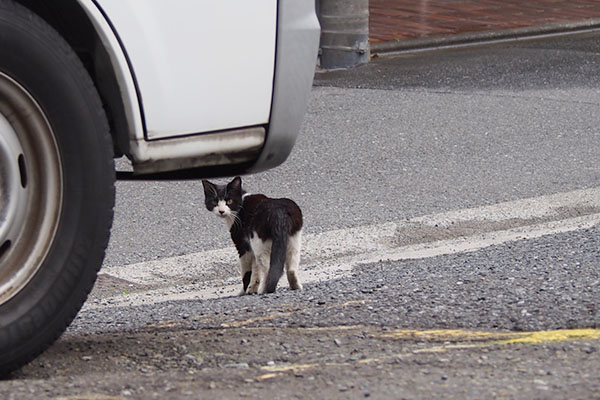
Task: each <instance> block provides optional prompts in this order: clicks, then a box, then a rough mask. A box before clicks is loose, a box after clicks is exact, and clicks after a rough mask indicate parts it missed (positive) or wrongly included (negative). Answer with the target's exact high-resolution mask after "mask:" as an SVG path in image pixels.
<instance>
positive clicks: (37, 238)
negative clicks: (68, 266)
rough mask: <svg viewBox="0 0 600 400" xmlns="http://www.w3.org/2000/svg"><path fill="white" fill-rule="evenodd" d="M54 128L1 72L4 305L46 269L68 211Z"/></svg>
mask: <svg viewBox="0 0 600 400" xmlns="http://www.w3.org/2000/svg"><path fill="white" fill-rule="evenodd" d="M62 192H63V174H62V169H61V162H60V155H59V150H58V146H57V144H56V140H55V137H54V134H53V132H52V128H51V127H50V124H49V122H48V120H47V119H46V117H45V115H44V112H43V111H42V109H41V108H40V107H39V105H38V104H37V103H36V102H35V100H34V99H33V97H32V96H31V95H30V94H29V93H28V91H27V90H26V89H25V88H24V87H22V86H21V85H20V84H18V83H17V82H16V81H14V80H13V79H11V78H10V77H8V76H7V75H5V74H3V73H2V72H0V305H2V304H4V303H6V302H7V301H8V300H10V299H11V298H12V297H14V296H15V295H17V294H18V293H19V292H20V291H21V290H23V288H24V287H25V286H26V285H27V283H29V282H30V281H31V279H32V278H33V277H34V276H35V274H36V272H37V271H38V270H39V268H40V267H41V266H42V264H43V262H44V260H45V259H46V256H47V255H48V252H49V250H50V247H51V246H52V243H53V242H54V237H55V234H56V229H57V227H58V221H59V218H60V210H61V208H62Z"/></svg>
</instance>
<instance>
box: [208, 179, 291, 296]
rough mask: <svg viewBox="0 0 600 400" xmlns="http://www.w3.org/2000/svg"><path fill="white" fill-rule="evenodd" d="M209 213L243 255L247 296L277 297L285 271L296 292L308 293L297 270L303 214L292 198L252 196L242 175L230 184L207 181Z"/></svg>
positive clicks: (241, 256)
mask: <svg viewBox="0 0 600 400" xmlns="http://www.w3.org/2000/svg"><path fill="white" fill-rule="evenodd" d="M202 185H203V186H204V195H205V198H206V199H205V202H206V208H207V209H208V211H211V212H213V213H214V214H215V215H216V216H218V217H220V218H222V219H223V220H224V221H225V222H226V224H227V226H228V228H229V232H230V233H231V239H232V240H233V243H234V244H235V247H236V249H237V251H238V254H239V256H240V264H241V271H242V283H243V289H242V291H241V292H240V295H243V294H256V293H259V294H262V293H273V292H275V289H276V288H277V283H278V282H279V278H281V275H283V271H284V267H285V272H286V275H287V280H288V283H289V285H290V289H292V290H302V285H301V284H300V281H299V280H298V275H297V270H298V265H299V264H300V246H301V241H302V211H301V210H300V207H298V205H297V204H296V203H295V202H294V201H292V200H290V199H271V198H268V197H266V196H264V195H262V194H248V193H246V192H245V191H244V190H243V189H242V179H241V178H240V177H239V176H238V177H236V178H234V179H233V180H232V181H231V182H229V183H228V184H227V185H216V184H214V183H211V182H209V181H206V180H203V181H202Z"/></svg>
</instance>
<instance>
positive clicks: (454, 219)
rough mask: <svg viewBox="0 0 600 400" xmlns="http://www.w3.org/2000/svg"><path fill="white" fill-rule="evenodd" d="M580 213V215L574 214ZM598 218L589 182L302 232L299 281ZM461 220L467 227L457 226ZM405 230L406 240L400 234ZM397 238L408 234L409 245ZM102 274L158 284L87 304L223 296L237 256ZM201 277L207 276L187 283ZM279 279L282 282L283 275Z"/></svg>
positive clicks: (208, 255)
mask: <svg viewBox="0 0 600 400" xmlns="http://www.w3.org/2000/svg"><path fill="white" fill-rule="evenodd" d="M580 214H583V215H581V216H577V215H580ZM574 215H575V216H574ZM598 224H600V188H592V189H583V190H577V191H572V192H567V193H559V194H555V195H549V196H541V197H536V198H532V199H524V200H517V201H511V202H505V203H500V204H495V205H490V206H484V207H478V208H471V209H464V210H457V211H450V212H445V213H439V214H433V215H427V216H422V217H417V218H412V219H409V220H406V221H397V222H388V223H384V224H375V225H368V226H361V227H356V228H349V229H337V230H332V231H328V232H323V233H319V234H312V235H306V236H305V238H304V244H303V251H302V261H301V270H302V271H301V279H302V280H303V282H306V283H310V282H315V281H321V280H326V279H331V278H338V277H341V276H344V275H347V274H348V273H350V271H351V270H352V268H353V267H354V266H356V265H358V264H363V263H371V262H378V261H385V260H392V261H398V260H408V259H418V258H427V257H435V256H440V255H446V254H455V253H462V252H469V251H475V250H478V249H482V248H485V247H488V246H492V245H498V244H501V243H505V242H510V241H516V240H521V239H527V238H536V237H541V236H544V235H551V234H557V233H562V232H568V231H575V230H580V229H585V228H589V227H593V226H595V225H598ZM465 226H467V227H468V229H466V230H465V229H463V228H464V227H465ZM465 232H471V233H472V232H477V233H474V234H473V233H472V234H465ZM406 234H408V236H409V238H408V239H406V238H404V236H403V235H406ZM415 238H416V239H415ZM439 238H442V239H441V240H439ZM436 239H437V240H436ZM403 240H408V242H409V243H410V244H407V243H406V242H403ZM415 241H417V243H414V242H415ZM216 266H217V267H219V266H220V268H217V267H216ZM215 269H219V270H220V271H223V270H224V269H225V270H227V269H228V270H229V271H230V272H229V273H223V272H221V276H218V278H217V279H214V276H215V273H214V272H213V273H209V272H210V271H214V270H215ZM101 273H104V274H108V275H111V276H114V277H117V278H120V279H125V280H127V281H130V282H132V283H133V284H144V285H154V286H155V287H157V288H156V289H154V290H152V291H147V292H141V293H131V294H128V295H120V296H115V297H112V298H110V299H101V300H98V299H96V300H94V299H92V302H91V303H89V302H88V303H89V305H88V306H90V307H94V304H95V305H96V306H97V305H98V304H104V305H106V304H113V305H138V304H148V303H156V302H160V301H165V300H177V299H194V298H199V299H202V298H212V297H224V296H227V295H232V294H235V293H236V292H237V291H238V290H239V287H240V279H239V277H238V276H237V256H236V252H235V249H234V248H233V247H228V248H224V249H217V250H210V251H204V252H199V253H193V254H187V255H184V256H179V257H170V258H163V259H160V260H156V261H149V262H143V263H138V264H131V265H125V266H113V267H106V268H103V269H102V271H101ZM204 275H206V276H212V277H213V278H212V280H207V281H204V282H199V283H195V284H191V283H190V282H192V281H194V280H198V277H201V276H204ZM282 284H285V278H284V279H283V282H282Z"/></svg>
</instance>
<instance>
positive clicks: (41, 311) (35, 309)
mask: <svg viewBox="0 0 600 400" xmlns="http://www.w3.org/2000/svg"><path fill="white" fill-rule="evenodd" d="M112 148H113V147H112V142H111V138H110V134H109V129H108V123H107V119H106V115H105V113H104V111H103V108H102V104H101V101H100V98H99V96H98V93H97V91H96V89H95V87H94V85H93V82H92V80H91V79H90V77H89V75H88V74H87V72H86V70H85V68H84V67H83V65H82V63H81V62H80V60H79V58H78V57H77V56H76V54H75V53H74V52H73V50H72V49H71V48H70V47H69V45H68V44H67V43H66V42H65V41H64V40H63V39H62V38H61V36H60V35H59V34H58V33H57V32H56V31H55V30H54V29H52V28H51V27H50V26H49V25H48V24H47V23H45V22H44V21H43V20H42V19H41V18H39V17H37V16H36V15H35V14H33V13H32V12H30V11H29V10H27V9H25V8H24V7H22V6H19V5H17V4H15V3H14V2H13V1H11V0H0V376H6V375H7V374H8V373H10V372H11V371H14V370H15V369H17V368H19V367H21V366H23V365H24V364H26V363H27V362H29V361H31V360H32V359H33V358H35V357H36V356H37V355H39V354H40V353H41V352H42V351H44V350H45V349H46V348H47V347H49V346H50V345H51V344H52V343H53V342H54V341H55V340H56V339H57V338H58V337H59V336H60V335H61V334H62V333H63V332H64V330H65V329H66V328H67V326H68V325H69V324H70V323H71V321H72V320H73V318H74V317H75V315H76V314H77V312H78V311H79V310H80V308H81V306H82V305H83V303H84V301H85V299H86V298H87V295H88V294H89V291H90V290H91V288H92V286H93V284H94V281H95V279H96V275H97V272H98V269H99V268H100V266H101V264H102V260H103V258H104V252H105V248H106V246H107V243H108V238H109V232H110V226H111V224H112V217H113V206H114V164H113V158H112V156H113V154H112ZM11 207H12V208H11ZM15 210H16V211H15Z"/></svg>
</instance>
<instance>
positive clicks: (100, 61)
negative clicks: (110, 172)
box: [14, 0, 143, 156]
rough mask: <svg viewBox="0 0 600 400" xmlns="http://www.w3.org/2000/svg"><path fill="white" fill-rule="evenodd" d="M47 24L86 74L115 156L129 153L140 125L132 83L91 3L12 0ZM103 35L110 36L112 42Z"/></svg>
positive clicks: (114, 40)
mask: <svg viewBox="0 0 600 400" xmlns="http://www.w3.org/2000/svg"><path fill="white" fill-rule="evenodd" d="M14 1H15V2H16V3H19V4H21V5H22V6H24V7H26V8H28V9H30V10H31V11H33V12H34V13H36V14H37V15H38V16H40V17H41V18H42V19H44V20H45V21H46V22H47V23H48V24H49V25H51V26H52V27H53V28H54V29H55V30H56V31H57V32H58V33H59V34H60V35H61V36H62V37H63V38H64V39H65V40H66V41H67V43H69V45H70V46H71V48H73V50H74V51H75V53H76V54H77V56H78V57H79V59H80V60H81V62H82V64H83V66H84V67H85V69H86V70H87V71H88V73H89V75H90V77H91V78H92V80H93V82H94V85H95V86H96V89H97V91H98V93H99V95H100V98H101V100H102V104H103V107H104V109H105V112H106V115H107V118H108V121H109V126H110V132H111V136H112V138H113V143H114V147H115V156H121V155H123V154H129V153H130V151H129V147H130V139H131V138H132V137H136V136H138V135H141V136H142V137H143V125H142V116H141V107H140V105H139V101H138V97H137V90H136V88H135V80H134V77H133V75H132V72H131V70H130V68H129V66H128V63H127V59H126V56H125V54H124V53H123V51H122V49H121V48H120V46H119V45H118V44H119V43H118V39H117V38H116V36H114V34H113V32H112V30H111V28H110V26H109V25H108V23H107V21H106V20H105V19H104V17H103V16H102V14H101V12H100V10H98V8H97V7H96V5H95V4H94V2H93V1H92V0H52V1H51V2H49V1H47V0H14ZM107 36H112V43H111V41H110V40H108V39H109V38H108V37H107Z"/></svg>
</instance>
